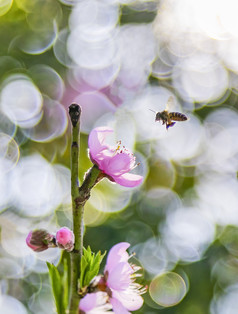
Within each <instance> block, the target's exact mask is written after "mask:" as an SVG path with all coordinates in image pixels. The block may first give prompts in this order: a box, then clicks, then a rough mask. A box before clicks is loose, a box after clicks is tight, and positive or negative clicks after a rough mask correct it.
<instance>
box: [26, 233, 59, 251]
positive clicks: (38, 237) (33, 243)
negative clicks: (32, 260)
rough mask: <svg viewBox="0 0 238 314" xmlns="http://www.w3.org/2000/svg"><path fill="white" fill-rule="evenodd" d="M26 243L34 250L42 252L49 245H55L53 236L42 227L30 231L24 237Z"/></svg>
mask: <svg viewBox="0 0 238 314" xmlns="http://www.w3.org/2000/svg"><path fill="white" fill-rule="evenodd" d="M26 244H27V245H28V246H29V247H30V248H31V249H32V250H33V251H35V252H42V251H45V250H47V249H48V248H49V247H55V243H54V236H53V235H52V234H50V233H48V232H47V231H46V230H44V229H36V230H33V231H30V232H29V234H28V236H27V237H26Z"/></svg>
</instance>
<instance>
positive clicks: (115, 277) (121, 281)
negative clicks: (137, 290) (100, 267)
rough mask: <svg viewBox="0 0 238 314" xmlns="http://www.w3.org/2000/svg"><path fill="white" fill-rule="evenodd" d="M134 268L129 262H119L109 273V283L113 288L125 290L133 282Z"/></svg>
mask: <svg viewBox="0 0 238 314" xmlns="http://www.w3.org/2000/svg"><path fill="white" fill-rule="evenodd" d="M133 272H134V271H133V269H132V268H131V266H130V264H129V263H127V262H123V263H118V264H117V265H116V266H115V267H113V269H112V270H111V271H110V272H109V273H108V279H107V285H108V287H109V288H111V289H115V290H125V289H127V288H128V287H129V285H130V283H131V277H130V275H131V274H132V273H133Z"/></svg>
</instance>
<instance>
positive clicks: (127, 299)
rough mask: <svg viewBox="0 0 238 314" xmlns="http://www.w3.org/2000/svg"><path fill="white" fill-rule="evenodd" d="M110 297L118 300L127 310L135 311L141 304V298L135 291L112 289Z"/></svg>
mask: <svg viewBox="0 0 238 314" xmlns="http://www.w3.org/2000/svg"><path fill="white" fill-rule="evenodd" d="M112 297H113V298H114V299H117V300H118V301H120V303H121V304H122V305H123V306H124V307H125V308H126V309H127V310H129V311H136V310H138V309H139V308H141V307H142V305H143V302H144V300H143V298H142V297H141V295H139V294H138V293H136V292H133V291H130V290H129V289H128V290H125V291H113V293H112Z"/></svg>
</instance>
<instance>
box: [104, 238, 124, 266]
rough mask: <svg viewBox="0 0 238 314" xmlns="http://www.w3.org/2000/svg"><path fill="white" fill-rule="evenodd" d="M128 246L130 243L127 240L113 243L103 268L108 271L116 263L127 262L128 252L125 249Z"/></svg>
mask: <svg viewBox="0 0 238 314" xmlns="http://www.w3.org/2000/svg"><path fill="white" fill-rule="evenodd" d="M129 246H130V243H128V242H120V243H118V244H116V245H114V246H113V247H112V248H111V249H110V251H109V253H108V256H107V263H106V267H105V270H107V271H109V272H110V271H111V270H112V269H113V268H114V267H115V266H116V265H117V264H118V263H120V262H127V261H128V258H129V254H128V253H127V252H126V250H127V249H128V247H129Z"/></svg>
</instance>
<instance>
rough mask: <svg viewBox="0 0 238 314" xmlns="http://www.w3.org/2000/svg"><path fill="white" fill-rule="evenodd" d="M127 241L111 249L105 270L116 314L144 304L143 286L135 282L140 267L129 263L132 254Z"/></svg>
mask: <svg viewBox="0 0 238 314" xmlns="http://www.w3.org/2000/svg"><path fill="white" fill-rule="evenodd" d="M129 246H130V244H129V243H127V242H121V243H118V244H116V245H114V246H113V247H112V248H111V250H110V251H109V254H108V257H107V262H106V266H105V271H104V274H105V275H104V278H103V280H104V283H105V286H106V288H105V290H106V291H107V292H108V294H109V297H110V303H111V305H112V308H113V311H114V313H116V314H124V313H125V314H126V313H130V312H129V311H135V310H138V309H139V308H140V307H141V306H142V304H143V298H142V297H141V294H142V293H143V291H142V289H141V288H142V286H141V285H139V284H137V283H135V277H136V275H135V272H136V271H137V270H138V269H139V268H138V267H136V266H132V265H131V264H129V263H128V259H129V258H130V256H129V255H128V253H127V252H126V249H127V248H128V247H129Z"/></svg>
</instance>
